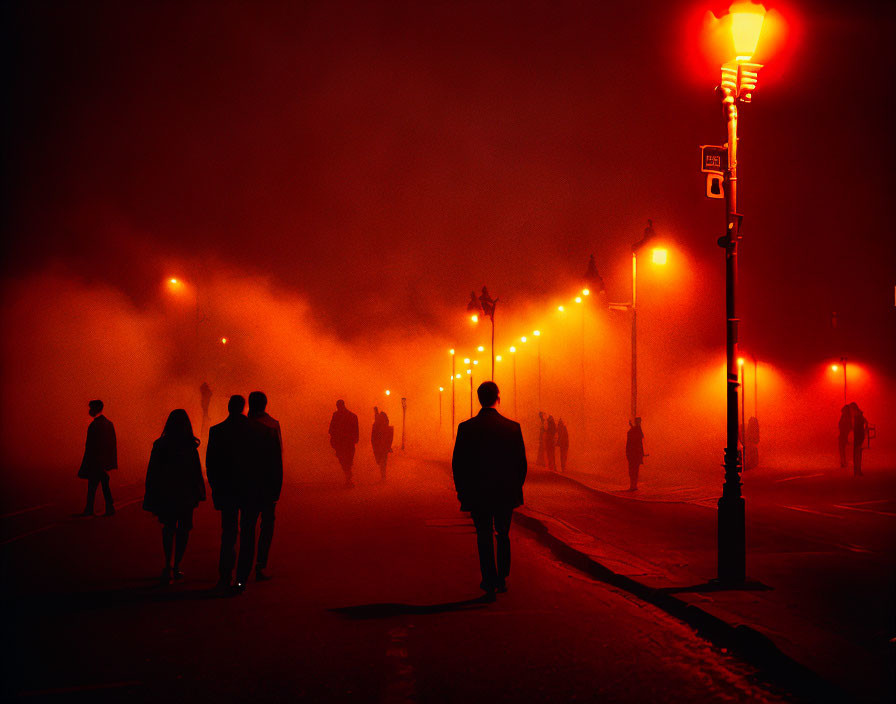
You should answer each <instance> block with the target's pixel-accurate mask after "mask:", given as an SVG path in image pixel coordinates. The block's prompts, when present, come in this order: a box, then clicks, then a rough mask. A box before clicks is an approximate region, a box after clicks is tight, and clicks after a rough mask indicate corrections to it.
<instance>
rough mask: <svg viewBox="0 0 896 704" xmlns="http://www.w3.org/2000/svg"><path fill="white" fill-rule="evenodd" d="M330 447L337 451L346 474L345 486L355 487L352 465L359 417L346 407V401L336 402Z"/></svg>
mask: <svg viewBox="0 0 896 704" xmlns="http://www.w3.org/2000/svg"><path fill="white" fill-rule="evenodd" d="M329 432H330V447H332V448H333V449H334V450H335V451H336V457H337V458H338V459H339V464H340V465H341V466H342V471H343V472H345V485H346V486H347V487H353V486H354V485H355V483H354V482H353V481H352V463H353V462H354V461H355V445H357V444H358V439H359V437H360V433H359V431H358V416H356V415H355V414H354V413H352V412H351V411H350V410H348V409H347V408H346V407H345V401H343V400H342V399H339V400H338V401H337V402H336V412H335V413H334V414H333V417H332V418H331V419H330V431H329Z"/></svg>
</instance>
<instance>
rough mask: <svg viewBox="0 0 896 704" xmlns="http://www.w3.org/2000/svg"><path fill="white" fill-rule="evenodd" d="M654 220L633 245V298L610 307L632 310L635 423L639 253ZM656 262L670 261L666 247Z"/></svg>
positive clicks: (633, 409)
mask: <svg viewBox="0 0 896 704" xmlns="http://www.w3.org/2000/svg"><path fill="white" fill-rule="evenodd" d="M653 237H654V232H653V221H652V220H648V221H647V227H645V228H644V236H643V237H642V238H641V239H640V240H638V241H637V242H635V243H634V244H633V245H632V300H631V303H611V304H610V306H609V307H610V308H611V309H613V310H628V311H631V314H632V315H631V318H632V370H631V371H632V374H631V377H632V378H631V388H632V399H631V422H632V423H634V421H635V418H637V417H638V253H639V252H640V251H641V250H642V249H643V248H644V247H645V246H646V245H647V244H648V243H649V242H650V241H651V240H652V239H653ZM660 251H661V252H663V253H664V254H663V255H662V256H657V255H656V252H660ZM652 261H653V263H654V264H657V265H659V266H663V265H665V264H666V263H667V262H668V252H667V251H666V250H665V249H662V250H661V249H659V248H657V249H656V250H655V253H654V256H653V257H652Z"/></svg>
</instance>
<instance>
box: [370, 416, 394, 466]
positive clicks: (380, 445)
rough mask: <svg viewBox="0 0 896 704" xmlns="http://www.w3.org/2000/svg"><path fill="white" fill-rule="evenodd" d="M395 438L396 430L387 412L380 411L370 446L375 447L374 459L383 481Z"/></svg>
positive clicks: (371, 431) (371, 434)
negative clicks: (390, 422) (390, 423)
mask: <svg viewBox="0 0 896 704" xmlns="http://www.w3.org/2000/svg"><path fill="white" fill-rule="evenodd" d="M394 437H395V428H393V427H392V426H391V425H389V416H387V415H386V412H385V411H380V412H379V413H377V416H376V420H374V422H373V427H372V428H371V430H370V445H371V446H372V447H373V459H374V460H375V461H376V464H377V466H378V467H379V468H380V473H381V475H382V478H383V481H385V480H386V463H387V462H388V460H389V453H390V452H392V441H393V439H394Z"/></svg>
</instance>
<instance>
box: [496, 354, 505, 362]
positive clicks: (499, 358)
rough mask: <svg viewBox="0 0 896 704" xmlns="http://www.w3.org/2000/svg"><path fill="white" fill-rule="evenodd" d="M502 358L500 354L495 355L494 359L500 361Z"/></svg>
mask: <svg viewBox="0 0 896 704" xmlns="http://www.w3.org/2000/svg"><path fill="white" fill-rule="evenodd" d="M502 359H503V357H502V356H501V355H497V356H496V357H495V361H496V362H500V361H501V360H502Z"/></svg>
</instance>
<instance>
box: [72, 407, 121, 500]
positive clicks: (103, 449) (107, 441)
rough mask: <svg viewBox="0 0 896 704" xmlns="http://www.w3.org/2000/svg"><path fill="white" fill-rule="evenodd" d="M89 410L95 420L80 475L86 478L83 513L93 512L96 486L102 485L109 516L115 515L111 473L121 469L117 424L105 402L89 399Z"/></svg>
mask: <svg viewBox="0 0 896 704" xmlns="http://www.w3.org/2000/svg"><path fill="white" fill-rule="evenodd" d="M87 408H88V412H89V413H90V415H91V417H92V418H93V420H92V421H91V423H90V425H89V426H87V442H86V443H85V445H84V457H83V459H82V460H81V467H80V469H78V476H79V477H80V478H81V479H86V480H87V503H86V504H85V506H84V511H83V513H82V514H81V515H82V516H92V515H93V504H94V501H95V499H96V488H97V486H99V485H102V487H103V500H104V501H105V503H106V513H105V514H104V515H106V516H113V515H115V506H114V505H113V503H112V490H111V489H110V488H109V472H110V471H111V470H113V469H118V447H117V444H116V440H115V426H113V425H112V421H111V420H109V419H108V418H106V416H104V415H103V402H102V401H90V402H89V403H88V404H87Z"/></svg>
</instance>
